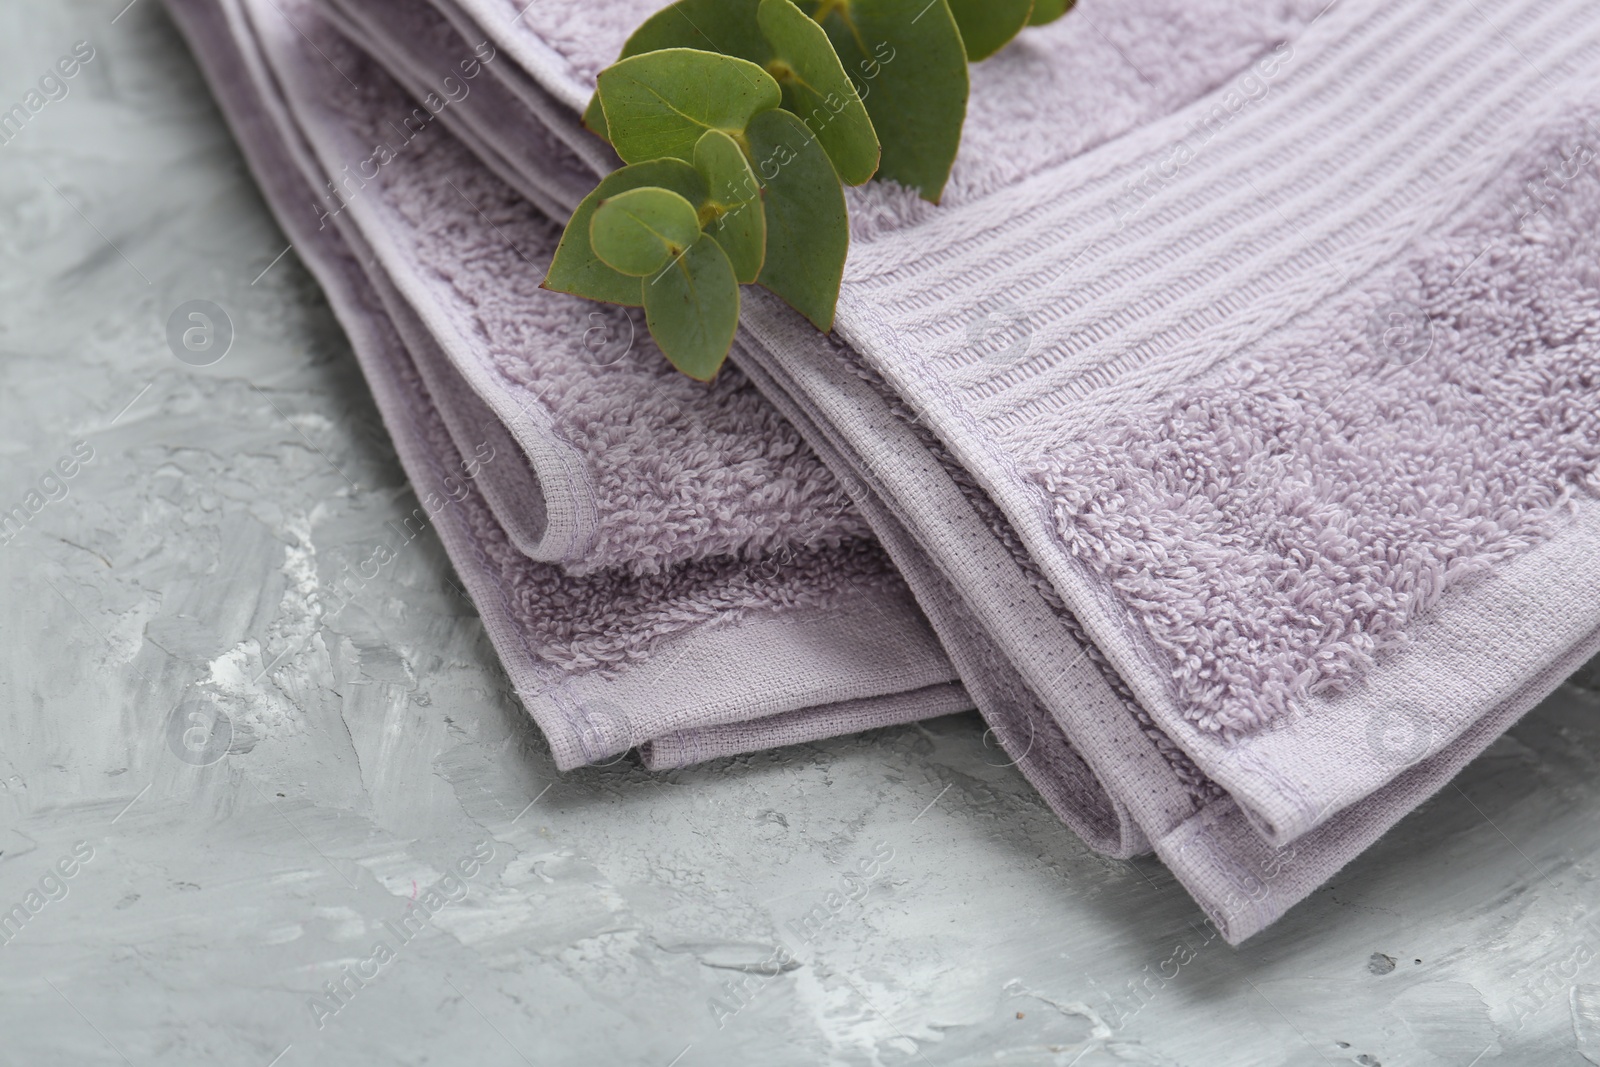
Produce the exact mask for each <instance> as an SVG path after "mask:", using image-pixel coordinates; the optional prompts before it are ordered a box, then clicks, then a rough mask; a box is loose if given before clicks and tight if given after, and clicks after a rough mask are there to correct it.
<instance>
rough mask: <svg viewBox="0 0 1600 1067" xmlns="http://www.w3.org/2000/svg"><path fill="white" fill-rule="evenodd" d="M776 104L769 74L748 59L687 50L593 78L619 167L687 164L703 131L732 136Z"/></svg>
mask: <svg viewBox="0 0 1600 1067" xmlns="http://www.w3.org/2000/svg"><path fill="white" fill-rule="evenodd" d="M782 99H783V96H782V93H781V92H780V91H779V89H778V83H777V82H775V81H773V80H772V75H770V74H768V73H767V72H766V71H764V70H762V69H761V68H760V67H758V66H756V65H755V64H754V63H751V62H750V61H749V60H745V59H738V58H736V57H734V56H724V55H718V54H717V53H715V52H702V51H699V50H697V49H693V48H667V49H663V50H662V51H659V52H646V53H645V54H643V55H638V56H633V57H631V58H629V59H624V60H622V61H620V62H618V63H614V64H612V65H611V66H609V67H607V68H606V69H605V70H602V71H601V72H600V105H601V107H602V108H604V109H605V115H606V126H607V129H608V130H609V131H610V134H611V144H612V147H614V148H615V149H616V150H617V155H619V156H621V157H622V159H623V162H625V163H642V162H644V161H645V160H649V159H659V158H661V157H663V156H672V157H675V158H677V159H681V160H684V161H685V162H690V161H692V160H693V159H694V146H695V142H696V141H698V140H700V137H701V135H702V134H704V133H705V132H706V131H707V130H723V131H725V132H727V133H731V134H737V133H739V132H740V131H742V130H743V129H744V128H745V125H746V124H747V123H748V122H749V121H750V118H751V116H752V115H756V114H758V113H760V112H762V111H767V110H770V109H772V108H775V107H777V106H778V105H779V103H781V102H782Z"/></svg>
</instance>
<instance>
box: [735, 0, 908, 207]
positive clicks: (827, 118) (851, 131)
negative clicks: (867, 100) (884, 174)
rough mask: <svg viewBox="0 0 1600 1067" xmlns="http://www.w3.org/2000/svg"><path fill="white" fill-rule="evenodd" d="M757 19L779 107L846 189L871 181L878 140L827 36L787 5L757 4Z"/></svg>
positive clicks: (782, 1) (769, 0)
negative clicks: (806, 131)
mask: <svg viewBox="0 0 1600 1067" xmlns="http://www.w3.org/2000/svg"><path fill="white" fill-rule="evenodd" d="M757 19H758V20H759V22H760V24H761V32H762V33H763V34H765V35H766V38H767V40H768V41H769V42H770V43H771V45H772V51H773V56H772V58H771V59H769V60H768V61H767V63H766V68H767V72H768V73H770V74H771V75H772V76H773V77H774V78H776V79H777V81H778V85H779V87H781V88H782V89H783V106H784V107H785V108H787V109H788V110H790V111H792V112H794V113H795V114H796V115H798V116H799V117H800V119H801V121H803V122H804V123H805V124H806V125H807V126H808V127H810V129H811V132H812V133H814V134H816V135H817V140H819V141H821V142H822V147H823V149H824V150H825V151H826V152H827V153H828V158H829V159H831V160H833V166H834V169H835V170H837V171H838V172H839V177H840V178H842V179H843V180H844V182H845V184H846V185H860V184H861V183H862V182H864V181H866V180H867V179H869V178H871V177H872V175H873V172H874V171H876V170H877V169H878V135H877V133H876V132H875V131H874V130H873V128H872V119H871V118H869V117H868V116H867V108H866V105H865V104H863V103H862V102H861V98H860V97H858V96H856V90H855V86H853V85H851V84H850V79H849V78H848V77H846V76H845V73H844V66H843V64H841V63H840V62H839V56H838V54H837V53H835V52H834V50H833V44H832V43H831V42H830V41H829V40H828V35H827V33H826V32H825V31H824V30H823V29H822V27H821V26H819V25H817V23H816V22H815V21H814V20H813V19H811V18H809V17H808V16H807V15H806V14H805V12H803V11H801V10H800V9H799V8H798V7H796V6H795V5H794V3H793V2H792V0H761V7H760V9H759V11H758V13H757Z"/></svg>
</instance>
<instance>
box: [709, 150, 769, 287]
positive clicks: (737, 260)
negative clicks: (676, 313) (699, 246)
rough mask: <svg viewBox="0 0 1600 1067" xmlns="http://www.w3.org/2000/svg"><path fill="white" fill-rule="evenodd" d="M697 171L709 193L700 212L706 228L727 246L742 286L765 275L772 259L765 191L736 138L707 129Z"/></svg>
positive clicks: (726, 250)
mask: <svg viewBox="0 0 1600 1067" xmlns="http://www.w3.org/2000/svg"><path fill="white" fill-rule="evenodd" d="M694 166H695V169H696V170H698V171H699V172H700V175H701V177H703V178H705V180H706V186H707V188H708V189H709V190H710V192H709V193H708V194H707V196H706V200H705V203H704V205H703V206H702V207H701V209H700V225H701V228H702V229H704V230H705V232H706V233H707V234H708V235H709V236H710V237H711V238H712V240H714V241H716V242H717V244H719V245H721V246H722V250H723V251H724V252H726V253H727V254H728V262H729V263H731V264H733V273H734V276H735V277H736V278H738V279H739V281H740V282H742V283H745V284H749V283H750V282H753V281H755V280H756V278H757V277H758V276H760V274H761V264H762V261H763V260H765V259H766V255H767V217H766V213H765V212H764V211H763V210H762V207H761V186H760V185H759V184H758V183H757V182H756V176H755V174H754V173H753V172H752V171H751V170H750V162H749V160H747V159H745V157H744V153H743V152H742V151H740V149H739V146H738V145H737V144H736V143H735V142H734V140H733V138H732V137H729V136H728V135H727V134H725V133H723V132H722V131H721V130H707V131H706V132H705V135H704V136H703V137H701V138H700V140H699V141H698V142H697V143H696V144H695V146H694Z"/></svg>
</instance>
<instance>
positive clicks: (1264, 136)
mask: <svg viewBox="0 0 1600 1067" xmlns="http://www.w3.org/2000/svg"><path fill="white" fill-rule="evenodd" d="M169 6H170V7H171V8H172V10H173V11H174V13H175V15H176V16H177V18H178V20H179V22H180V24H181V26H182V28H183V30H184V32H185V33H186V34H187V36H188V37H189V39H190V42H191V45H192V47H193V49H194V52H195V54H196V56H197V57H198V59H199V61H200V63H201V65H202V67H203V68H204V70H205V73H206V75H207V77H208V79H209V81H210V83H211V85H212V87H213V89H214V91H215V93H216V95H217V97H218V99H219V100H220V102H221V104H222V107H223V109H224V111H225V112H226V114H227V117H228V119H229V121H230V122H231V123H232V125H233V127H234V129H235V132H236V134H237V136H238V138H239V141H240V143H241V145H242V147H243V149H244V152H245V154H246V156H247V157H248V159H249V161H250V164H251V166H252V168H253V169H254V171H255V174H256V176H257V178H258V180H259V181H260V183H261V185H262V187H263V189H264V191H265V194H266V196H267V198H268V200H269V202H270V203H271V205H272V207H273V209H274V211H275V212H276V213H277V215H278V217H279V219H280V221H281V223H282V225H283V226H284V228H285V231H286V232H287V233H288V235H289V238H290V240H291V241H292V242H293V244H294V247H295V249H296V251H297V252H298V253H299V255H300V256H301V258H302V259H303V260H304V261H305V262H306V263H307V264H308V265H309V266H310V268H311V269H312V270H313V271H314V272H315V273H316V275H317V277H318V278H319V280H320V281H321V282H322V284H323V286H324V287H325V288H326V290H327V293H328V297H329V299H330V301H331V302H332V303H333V305H334V308H335V311H336V312H337V313H338V315H339V318H340V320H341V322H342V323H343V324H344V326H345V328H346V329H347V331H348V332H349V334H350V337H351V340H352V342H353V345H354V347H355V350H356V352H357V355H358V356H359V358H360V360H361V363H362V366H363V369H364V370H365V372H366V376H367V379H368V381H369V382H370V384H371V387H372V390H373V394H374V396H375V398H376V400H377V402H378V405H379V407H380V408H381V410H382V412H383V416H384V419H385V421H386V423H387V425H388V427H389V429H390V431H391V433H392V434H393V436H394V438H395V442H396V445H397V448H398V451H399V453H400V456H401V459H402V460H403V462H404V464H405V467H406V470H407V473H408V475H409V476H410V478H411V481H412V483H413V485H414V487H415V488H416V490H417V493H418V496H419V499H420V501H421V506H422V509H423V510H424V511H425V512H426V514H427V516H428V517H429V521H432V522H433V523H434V524H435V525H436V528H437V529H438V532H439V535H440V537H441V538H442V539H443V541H444V543H445V546H446V548H447V549H448V551H449V553H450V556H451V559H452V560H453V562H454V564H455V566H456V567H457V569H458V570H459V572H460V575H461V578H462V580H463V581H464V582H465V584H466V585H467V587H468V591H469V592H470V594H471V595H472V598H473V600H474V601H475V603H476V604H477V606H478V609H479V611H480V612H481V614H482V616H483V618H484V621H485V624H486V626H487V627H488V630H489V632H490V634H491V636H492V637H493V640H494V643H495V647H496V648H497V650H498V651H499V654H500V656H501V658H502V660H503V661H504V664H505V667H506V670H507V672H508V673H509V674H510V676H511V678H512V680H513V682H514V683H515V685H516V687H517V690H518V692H519V694H520V695H521V697H522V699H523V701H524V703H525V704H526V706H527V707H528V710H529V712H530V713H531V714H532V716H533V717H534V719H535V720H536V721H537V722H538V724H539V726H540V728H541V729H542V730H543V731H544V733H545V734H546V735H547V737H548V738H549V741H550V745H551V748H552V750H553V752H554V754H555V758H556V760H557V762H558V764H559V765H560V766H561V767H563V768H568V767H574V766H578V765H581V764H584V763H590V762H605V761H608V760H612V759H615V758H617V757H618V756H619V755H620V754H621V753H624V752H626V751H628V750H630V749H633V748H638V749H639V750H640V752H641V755H642V757H643V759H644V761H645V762H646V764H647V765H648V766H650V767H656V768H669V767H675V766H682V765H685V764H688V763H693V762H696V761H700V760H705V759H710V758H713V757H717V756H723V755H729V754H734V753H740V752H749V751H754V750H757V749H761V748H766V747H770V746H776V745H782V744H789V743H793V742H797V741H805V740H814V739H817V738H822V737H827V736H832V735H837V734H842V733H848V732H853V731H859V730H863V729H868V728H872V727H877V726H884V725H891V724H895V723H903V722H909V721H912V720H915V719H918V718H923V717H928V716H934V715H941V714H946V713H949V712H952V711H958V710H964V709H969V708H972V707H976V708H977V709H978V710H979V711H980V712H981V713H982V714H983V715H984V717H985V718H986V719H987V720H988V722H989V725H990V727H991V729H992V731H993V734H994V736H995V737H996V738H997V739H998V740H999V742H1000V743H1001V744H1003V745H1004V746H1005V748H1006V750H1007V752H1008V753H1009V754H1010V757H1011V759H1013V760H1014V761H1015V763H1016V765H1017V767H1018V768H1019V769H1020V770H1021V772H1022V773H1023V774H1025V775H1026V776H1027V777H1028V779H1029V780H1030V781H1031V782H1032V783H1033V784H1034V786H1036V787H1037V788H1038V790H1039V791H1040V793H1041V794H1042V795H1043V797H1044V798H1045V799H1046V801H1047V802H1048V803H1049V804H1050V806H1051V807H1052V808H1053V809H1054V810H1055V811H1056V812H1057V814H1059V815H1060V817H1061V819H1062V820H1063V821H1064V822H1065V823H1066V824H1067V825H1068V826H1069V827H1071V828H1072V829H1073V830H1074V831H1076V832H1077V833H1078V834H1080V835H1081V836H1082V837H1083V838H1084V840H1085V841H1087V842H1088V843H1089V844H1090V845H1091V846H1092V847H1094V848H1096V849H1098V850H1101V851H1103V852H1105V853H1107V854H1109V855H1113V856H1119V857H1127V856H1133V855H1136V854H1140V853H1145V852H1149V851H1154V852H1155V853H1156V855H1157V856H1159V857H1160V858H1161V860H1162V861H1163V862H1164V863H1166V864H1167V865H1168V867H1170V868H1171V870H1172V871H1173V873H1174V874H1175V875H1176V876H1177V878H1178V879H1179V880H1180V881H1181V882H1182V883H1183V884H1184V886H1186V887H1187V889H1188V890H1189V892H1190V893H1191V894H1193V896H1194V898H1195V900H1196V901H1197V902H1198V903H1199V904H1200V905H1201V906H1202V907H1203V908H1204V909H1205V910H1206V911H1207V913H1208V914H1209V915H1210V917H1211V918H1212V919H1213V921H1214V922H1215V923H1216V924H1217V926H1218V927H1219V929H1221V931H1222V932H1223V934H1224V936H1225V937H1226V938H1227V939H1228V940H1230V941H1233V942H1238V941H1239V940H1241V939H1243V938H1246V937H1249V936H1250V935H1251V934H1253V933H1255V932H1257V931H1259V930H1260V929H1262V928H1263V927H1265V926H1266V925H1268V924H1269V923H1271V922H1272V921H1273V920H1275V919H1276V918H1277V917H1278V916H1280V915H1282V914H1283V912H1284V911H1285V910H1286V909H1288V908H1289V907H1290V906H1292V905H1293V904H1294V903H1295V902H1296V901H1298V900H1300V899H1302V898H1303V897H1304V896H1306V894H1308V893H1309V892H1311V890H1313V889H1314V888H1316V887H1317V886H1318V885H1319V884H1321V883H1322V882H1323V881H1324V880H1326V879H1327V878H1328V877H1329V876H1330V875H1332V874H1333V873H1334V872H1335V871H1336V870H1338V869H1339V868H1340V867H1341V866H1342V865H1344V864H1345V863H1347V862H1348V861H1349V860H1350V859H1351V858H1353V857H1354V856H1355V855H1357V854H1358V853H1359V852H1360V851H1361V850H1362V849H1364V848H1366V847H1367V846H1368V845H1369V844H1371V843H1372V842H1373V841H1374V840H1376V838H1377V837H1378V836H1379V835H1380V834H1382V833H1383V832H1384V831H1385V830H1387V829H1388V828H1389V827H1390V826H1392V825H1393V824H1394V823H1395V822H1396V821H1397V820H1398V819H1399V818H1400V817H1401V816H1403V815H1404V814H1406V813H1407V812H1408V811H1410V810H1411V809H1412V808H1414V807H1415V806H1416V805H1417V804H1419V803H1420V802H1421V801H1422V800H1424V799H1425V798H1426V797H1427V796H1429V795H1430V794H1431V793H1433V792H1434V791H1435V790H1437V789H1439V788H1440V787H1441V786H1443V785H1444V784H1445V783H1446V782H1448V780H1449V779H1450V777H1451V776H1452V775H1454V774H1455V773H1456V771H1458V770H1459V769H1460V768H1461V767H1462V766H1463V765H1464V764H1465V763H1466V762H1467V761H1469V760H1471V759H1472V758H1473V757H1474V756H1475V755H1477V754H1478V753H1479V752H1481V751H1482V750H1483V749H1484V747H1485V746H1487V745H1488V744H1489V743H1490V742H1491V741H1493V740H1494V739H1495V738H1496V737H1497V736H1498V735H1499V734H1500V733H1501V732H1503V731H1504V730H1505V729H1506V728H1507V727H1508V726H1509V725H1511V724H1512V723H1513V722H1515V721H1516V719H1517V718H1518V717H1519V716H1520V715H1522V714H1523V713H1524V712H1525V711H1527V710H1528V709H1529V708H1530V707H1532V706H1533V705H1534V704H1535V703H1537V702H1538V701H1539V700H1541V699H1542V698H1543V697H1544V696H1545V695H1546V694H1547V693H1549V692H1550V691H1551V690H1552V689H1553V688H1554V687H1555V686H1556V685H1558V684H1559V683H1560V682H1561V681H1562V680H1563V679H1564V678H1565V677H1566V676H1567V675H1569V674H1571V673H1572V672H1573V671H1575V670H1576V669H1577V668H1578V667H1580V666H1581V665H1582V664H1583V662H1584V661H1585V660H1586V659H1588V658H1589V657H1591V656H1593V655H1594V654H1595V653H1596V652H1597V651H1600V501H1597V500H1596V498H1595V495H1594V493H1595V491H1596V490H1597V489H1600V480H1597V478H1596V469H1597V463H1600V396H1597V393H1600V171H1597V169H1596V163H1597V156H1600V149H1597V148H1596V147H1595V146H1597V145H1600V127H1597V126H1596V125H1595V123H1596V121H1597V120H1600V96H1597V95H1596V92H1595V90H1594V88H1593V87H1591V84H1590V83H1591V82H1592V81H1593V80H1594V79H1595V78H1596V77H1597V75H1596V73H1595V72H1596V71H1600V65H1597V63H1596V60H1597V59H1600V5H1595V4H1593V3H1591V2H1588V0H1471V2H1468V3H1465V4H1463V3H1460V2H1457V0H1408V2H1406V3H1401V4H1395V3H1392V2H1384V0H1342V2H1338V3H1335V4H1333V5H1326V4H1325V3H1324V0H1203V2H1199V3H1196V2H1195V0H1082V2H1081V3H1080V4H1079V5H1078V8H1077V9H1076V10H1074V11H1073V12H1071V13H1069V14H1068V16H1067V17H1065V18H1063V19H1060V20H1059V21H1057V22H1055V23H1052V24H1051V25H1049V26H1046V27H1041V28H1038V29H1033V30H1029V31H1028V32H1027V33H1025V34H1024V35H1023V36H1021V37H1019V38H1018V39H1017V40H1016V41H1014V42H1013V43H1012V44H1011V45H1010V46H1009V47H1007V48H1006V49H1005V50H1004V51H1002V52H1001V53H999V54H998V55H996V56H995V57H994V58H992V59H989V60H987V61H985V62H984V63H981V64H979V65H976V66H974V67H973V68H972V95H971V99H970V102H969V105H968V113H967V122H966V127H965V133H964V141H963V144H962V150H961V154H960V156H959V157H958V159H957V162H956V166H955V169H954V171H953V172H952V175H951V180H950V183H949V185H948V186H947V188H946V190H945V194H944V197H943V201H942V203H941V204H940V205H938V206H935V205H932V204H929V203H926V202H924V201H922V200H920V199H918V198H917V196H916V195H915V193H914V192H912V191H910V190H906V189H903V188H900V187H898V186H895V185H893V184H891V183H873V184H870V185H867V186H862V187H860V188H857V189H852V190H850V191H849V200H850V214H851V229H852V232H851V250H850V256H849V260H848V263H847V266H846V272H845V281H844V285H843V288H842V291H841V294H840V298H839V308H838V316H837V320H836V328H835V331H834V332H833V333H832V334H828V335H824V334H821V333H819V332H818V331H816V330H815V329H813V328H812V327H811V326H810V325H809V324H807V323H806V322H804V320H802V319H800V318H799V316H798V315H796V314H795V313H794V312H792V311H790V310H789V309H787V308H786V307H785V306H784V305H782V304H781V303H780V302H779V301H777V300H776V299H775V298H772V297H771V296H770V294H767V293H764V292H762V291H760V290H754V289H752V290H746V298H745V301H744V306H743V311H742V315H741V327H740V331H739V335H738V339H737V341H736V343H735V348H734V352H733V357H732V361H731V363H730V365H728V366H727V367H725V368H724V370H723V371H722V373H721V374H720V375H719V376H718V377H717V379H716V381H715V382H714V384H712V385H710V386H706V385H701V384H699V383H696V382H694V381H692V380H690V379H688V378H686V377H684V376H682V375H680V374H678V373H677V372H676V371H674V370H673V369H672V368H671V367H670V366H669V365H668V364H667V362H666V361H665V359H664V358H663V357H662V356H661V355H660V353H659V352H658V351H657V350H656V349H655V347H654V345H653V344H652V342H651V341H650V339H649V337H648V335H647V333H646V332H645V329H644V323H643V321H642V316H641V315H640V314H639V312H638V311H637V310H633V311H630V310H628V309H623V308H618V307H612V306H608V305H600V304H594V303H590V302H587V301H584V300H581V299H578V298H576V297H570V296H566V295H562V294H559V293H554V292H550V291H546V290H542V289H541V288H540V287H539V283H540V281H541V280H542V279H543V277H544V272H545V268H546V266H547V265H548V262H549V259H550V256H551V254H552V253H553V251H554V249H555V245H556V241H557V240H558V238H559V237H560V233H561V226H562V224H563V223H564V221H565V220H566V218H567V217H568V216H569V215H570V213H571V212H572V210H573V209H574V208H575V207H576V205H577V204H578V202H579V200H580V199H582V198H583V197H584V196H585V195H586V194H587V193H588V192H589V191H590V190H591V189H592V188H593V187H594V185H595V184H596V182H597V181H598V179H599V178H600V176H602V175H604V174H605V173H607V172H608V171H609V170H611V169H613V168H614V167H616V166H617V165H618V160H617V159H616V157H615V156H614V155H613V154H612V152H611V149H610V148H609V146H607V145H606V144H605V143H604V142H603V141H601V140H600V139H598V138H597V137H595V136H594V135H593V134H591V133H589V132H587V131H586V130H584V129H583V127H582V125H581V124H580V121H579V116H580V114H581V112H582V110H583V108H584V106H585V104H586V103H587V102H588V100H589V98H590V96H591V94H592V93H593V91H594V83H595V76H596V74H597V73H598V72H599V70H600V69H602V68H603V67H604V66H606V65H607V64H608V63H610V62H612V61H613V60H614V59H615V58H616V57H617V55H618V53H619V52H620V50H621V47H622V43H623V41H624V39H625V38H626V37H627V35H628V33H629V32H630V31H631V30H632V29H633V28H634V27H636V26H637V25H638V24H639V23H640V22H642V21H643V20H644V19H645V18H646V17H648V16H649V15H650V14H652V13H653V12H654V11H655V10H656V8H657V7H659V6H660V3H659V2H658V0H585V2H578V0H539V2H538V3H535V4H532V5H527V4H526V0H169Z"/></svg>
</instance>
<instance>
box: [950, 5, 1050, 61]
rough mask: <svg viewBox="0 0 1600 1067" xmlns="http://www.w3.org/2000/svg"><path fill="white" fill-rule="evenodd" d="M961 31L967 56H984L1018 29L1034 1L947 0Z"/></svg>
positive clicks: (1013, 34) (1030, 10)
mask: <svg viewBox="0 0 1600 1067" xmlns="http://www.w3.org/2000/svg"><path fill="white" fill-rule="evenodd" d="M948 3H949V4H950V13H951V14H952V15H954V16H955V19H956V26H957V27H959V28H960V30H961V41H962V43H963V44H965V45H966V47H967V59H969V60H970V61H972V62H973V63H976V62H977V61H978V60H980V59H988V58H989V57H990V56H992V55H994V54H995V53H996V52H998V51H1000V49H1002V48H1004V47H1005V46H1006V44H1007V43H1008V42H1009V41H1010V40H1011V38H1013V37H1015V36H1016V35H1017V34H1018V33H1020V32H1021V30H1022V27H1024V26H1026V25H1027V24H1028V18H1029V17H1030V16H1031V15H1032V14H1033V4H1034V0H948Z"/></svg>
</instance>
